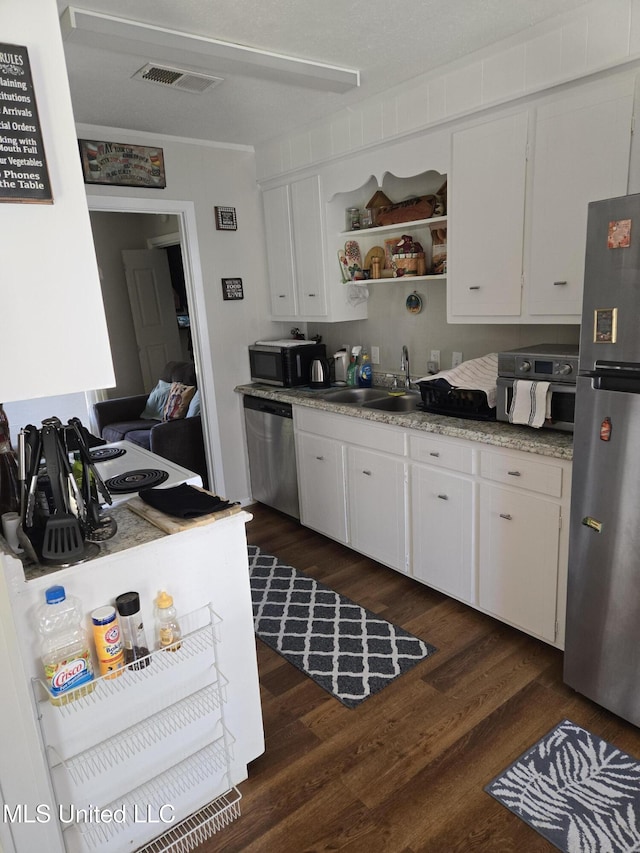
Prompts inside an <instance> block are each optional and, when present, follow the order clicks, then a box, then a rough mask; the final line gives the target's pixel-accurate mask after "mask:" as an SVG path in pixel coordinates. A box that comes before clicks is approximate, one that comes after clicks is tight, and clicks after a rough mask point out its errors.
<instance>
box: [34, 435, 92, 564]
mask: <svg viewBox="0 0 640 853" xmlns="http://www.w3.org/2000/svg"><path fill="white" fill-rule="evenodd" d="M42 449H43V451H44V458H45V462H46V465H47V473H48V475H49V481H50V483H51V491H52V494H53V504H54V508H55V510H54V514H53V515H50V516H49V517H48V518H47V520H46V523H45V528H44V537H43V540H42V558H43V560H51V561H53V562H69V561H71V560H74V559H77V558H78V557H82V556H83V555H84V550H85V548H84V539H83V537H82V531H81V530H80V524H79V522H78V519H77V518H76V517H75V515H72V513H70V512H69V508H68V502H67V499H66V498H65V494H64V492H65V489H64V488H63V485H62V468H63V466H62V460H61V459H60V443H59V441H58V435H57V429H56V427H55V426H54V425H53V424H50V423H48V424H44V425H43V427H42Z"/></svg>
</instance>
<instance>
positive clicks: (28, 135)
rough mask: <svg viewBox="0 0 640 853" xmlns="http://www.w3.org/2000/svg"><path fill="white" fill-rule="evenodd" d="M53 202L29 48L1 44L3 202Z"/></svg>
mask: <svg viewBox="0 0 640 853" xmlns="http://www.w3.org/2000/svg"><path fill="white" fill-rule="evenodd" d="M3 201H7V202H12V201H13V202H32V203H34V204H51V203H52V202H53V195H52V194H51V183H50V181H49V172H48V170H47V160H46V157H45V153H44V145H43V142H42V133H41V131H40V120H39V118H38V108H37V106H36V97H35V92H34V90H33V80H32V78H31V66H30V64H29V55H28V53H27V48H26V47H21V46H18V45H14V44H2V43H0V202H3Z"/></svg>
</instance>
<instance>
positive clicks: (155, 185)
mask: <svg viewBox="0 0 640 853" xmlns="http://www.w3.org/2000/svg"><path fill="white" fill-rule="evenodd" d="M78 144H79V146H80V159H81V161H82V174H83V176H84V182H85V184H109V185H111V186H117V187H149V188H151V189H164V188H165V187H166V185H167V182H166V177H165V172H164V154H163V151H162V148H148V147H146V146H144V145H129V144H128V143H126V142H96V141H94V140H91V139H79V140H78Z"/></svg>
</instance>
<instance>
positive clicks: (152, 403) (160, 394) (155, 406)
mask: <svg viewBox="0 0 640 853" xmlns="http://www.w3.org/2000/svg"><path fill="white" fill-rule="evenodd" d="M170 388H171V383H170V382H165V381H164V380H163V379H159V380H158V384H157V385H156V387H155V388H154V389H153V391H152V392H151V393H150V394H149V396H148V397H147V404H146V406H145V407H144V411H143V413H142V414H141V415H140V417H141V418H143V419H144V420H149V421H161V420H162V411H163V409H164V405H165V403H166V402H167V397H168V396H169V389H170Z"/></svg>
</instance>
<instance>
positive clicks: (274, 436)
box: [244, 396, 300, 518]
mask: <svg viewBox="0 0 640 853" xmlns="http://www.w3.org/2000/svg"><path fill="white" fill-rule="evenodd" d="M244 422H245V427H246V433H247V451H248V454H249V474H250V477H251V494H252V496H253V498H254V500H256V501H260V503H263V504H267V506H272V507H273V508H274V509H278V510H280V512H284V513H286V514H287V515H291V516H293V517H294V518H300V508H299V504H298V476H297V469H296V448H295V441H294V436H293V411H292V409H291V406H290V405H289V403H276V402H274V401H273V400H263V399H261V398H260V397H248V396H245V397H244Z"/></svg>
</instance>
